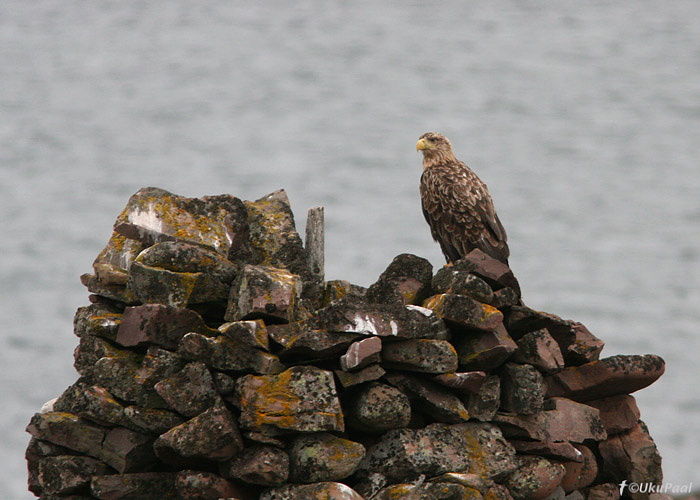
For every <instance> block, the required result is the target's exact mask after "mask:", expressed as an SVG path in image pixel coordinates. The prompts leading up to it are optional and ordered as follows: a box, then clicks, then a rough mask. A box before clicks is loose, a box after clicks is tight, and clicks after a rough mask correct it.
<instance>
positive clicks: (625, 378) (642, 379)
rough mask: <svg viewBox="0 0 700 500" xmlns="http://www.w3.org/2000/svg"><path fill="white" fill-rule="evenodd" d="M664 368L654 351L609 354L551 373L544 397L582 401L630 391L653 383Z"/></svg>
mask: <svg viewBox="0 0 700 500" xmlns="http://www.w3.org/2000/svg"><path fill="white" fill-rule="evenodd" d="M664 369H665V363H664V360H663V359H661V357H660V356H656V355H653V354H647V355H643V356H642V355H617V356H611V357H609V358H605V359H601V360H599V361H593V362H591V363H586V364H585V365H581V366H574V367H571V368H565V369H564V370H562V371H560V372H558V373H555V374H553V375H550V376H549V377H547V386H548V389H547V397H555V396H564V397H567V398H570V399H574V400H576V401H581V402H585V401H591V400H594V399H600V398H605V397H608V396H616V395H619V394H629V393H632V392H635V391H638V390H639V389H643V388H644V387H647V386H648V385H651V384H652V383H654V382H655V381H656V380H657V379H658V378H659V377H660V376H661V375H663V373H664Z"/></svg>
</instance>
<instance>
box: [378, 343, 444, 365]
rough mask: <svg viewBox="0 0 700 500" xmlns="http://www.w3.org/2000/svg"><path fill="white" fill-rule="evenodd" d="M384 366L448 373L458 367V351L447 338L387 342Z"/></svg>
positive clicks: (383, 350) (383, 354)
mask: <svg viewBox="0 0 700 500" xmlns="http://www.w3.org/2000/svg"><path fill="white" fill-rule="evenodd" d="M382 366H385V367H389V368H396V369H400V370H407V371H416V372H423V373H447V372H454V371H455V370H456V369H457V352H456V351H455V349H454V347H452V344H450V343H449V342H448V341H446V340H432V339H409V340H403V341H400V342H392V343H387V344H386V345H385V346H384V348H383V349H382Z"/></svg>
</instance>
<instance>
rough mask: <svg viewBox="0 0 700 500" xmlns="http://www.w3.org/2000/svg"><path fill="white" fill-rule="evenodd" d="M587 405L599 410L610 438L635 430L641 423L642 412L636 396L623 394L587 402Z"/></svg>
mask: <svg viewBox="0 0 700 500" xmlns="http://www.w3.org/2000/svg"><path fill="white" fill-rule="evenodd" d="M586 404H587V405H589V406H592V407H593V408H597V409H598V411H599V412H600V421H601V422H603V427H605V430H606V431H607V433H608V435H609V436H612V435H613V434H619V433H620V432H624V431H628V430H630V429H633V428H634V427H637V424H638V423H639V417H640V411H639V407H638V406H637V402H636V400H635V399H634V396H630V395H628V394H621V395H619V396H610V397H608V398H603V399H596V400H594V401H587V402H586Z"/></svg>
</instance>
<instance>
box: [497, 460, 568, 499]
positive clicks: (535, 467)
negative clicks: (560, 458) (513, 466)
mask: <svg viewBox="0 0 700 500" xmlns="http://www.w3.org/2000/svg"><path fill="white" fill-rule="evenodd" d="M564 473H565V470H564V466H563V465H561V464H557V463H552V462H550V461H548V460H546V459H544V458H542V457H536V456H532V455H523V456H519V457H518V469H517V470H516V471H514V472H513V473H512V474H510V475H509V476H508V478H507V480H506V483H505V485H506V486H507V487H508V490H510V493H511V495H513V498H514V499H515V500H544V499H545V498H547V497H548V496H549V495H551V494H552V493H554V492H555V490H556V489H557V488H558V487H559V484H560V483H561V480H562V479H563V477H564Z"/></svg>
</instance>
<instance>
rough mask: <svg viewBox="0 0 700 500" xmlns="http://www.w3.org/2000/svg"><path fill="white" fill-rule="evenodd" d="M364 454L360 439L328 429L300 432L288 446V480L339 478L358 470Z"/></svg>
mask: <svg viewBox="0 0 700 500" xmlns="http://www.w3.org/2000/svg"><path fill="white" fill-rule="evenodd" d="M364 456H365V447H364V446H362V445H361V444H360V443H356V442H354V441H350V440H349V439H343V438H339V437H336V436H334V435H332V434H329V433H327V432H321V433H315V434H309V435H300V436H298V437H296V438H295V439H294V440H293V441H292V444H291V446H290V448H289V461H290V474H289V476H290V480H291V481H292V482H295V483H317V482H323V481H340V480H341V479H344V478H346V477H348V476H350V475H352V474H353V473H354V472H355V470H357V468H358V466H359V465H360V461H362V459H363V458H364Z"/></svg>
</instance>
